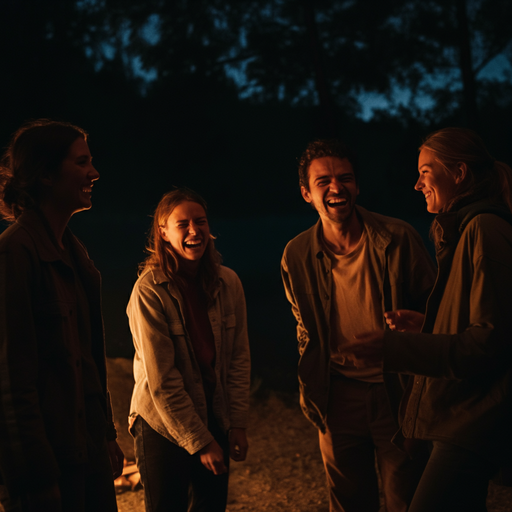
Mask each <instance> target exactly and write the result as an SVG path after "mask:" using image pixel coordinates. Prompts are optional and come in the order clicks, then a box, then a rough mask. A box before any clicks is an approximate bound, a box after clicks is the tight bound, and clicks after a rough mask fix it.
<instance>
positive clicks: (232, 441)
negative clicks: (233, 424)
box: [229, 428, 249, 461]
mask: <svg viewBox="0 0 512 512" xmlns="http://www.w3.org/2000/svg"><path fill="white" fill-rule="evenodd" d="M248 448H249V443H248V442H247V436H246V435H245V428H232V429H231V430H230V431H229V456H230V457H231V458H232V459H233V460H236V461H242V460H245V457H246V456H247V449H248Z"/></svg>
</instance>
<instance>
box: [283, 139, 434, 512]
mask: <svg viewBox="0 0 512 512" xmlns="http://www.w3.org/2000/svg"><path fill="white" fill-rule="evenodd" d="M355 171H356V162H355V159H354V155H353V153H352V152H351V151H350V150H349V149H348V148H347V147H346V146H345V145H344V144H343V143H342V142H341V141H338V140H320V141H315V142H312V143H310V144H309V145H308V147H307V149H306V151H305V152H304V153H303V155H302V157H301V160H300V163H299V180H300V186H301V193H302V196H303V197H304V200H305V201H306V202H308V203H310V204H311V206H312V207H313V208H314V209H315V210H316V211H317V212H318V214H319V216H320V218H319V220H318V222H317V223H316V225H315V226H313V227H311V228H310V229H308V230H307V231H304V232H303V233H301V234H300V235H298V236H297V237H296V238H294V239H293V240H292V241H291V242H289V243H288V245H287V247H286V249H285V251H284V255H283V259H282V276H283V281H284V287H285V290H286V295H287V297H288V300H289V301H290V302H291V305H292V311H293V314H294V316H295V318H296V320H297V337H298V342H299V353H300V361H299V369H298V372H299V384H300V394H301V406H302V410H303V412H304V414H305V415H306V416H307V417H308V419H309V420H310V421H311V422H312V423H313V424H314V425H315V426H316V427H317V428H318V429H319V443H320V450H321V452H322V457H323V461H324V466H325V472H326V476H327V483H328V486H329V489H330V510H331V512H332V511H343V512H355V511H358V512H361V511H364V512H377V511H378V510H379V487H378V478H377V474H376V469H375V467H376V463H377V466H378V468H379V473H380V476H381V482H382V488H381V492H382V495H383V498H384V501H385V510H386V511H387V512H402V511H403V512H405V511H406V510H407V508H408V505H409V502H410V500H411V498H412V496H413V494H414V490H415V488H416V485H417V483H418V480H419V477H420V476H421V472H422V470H423V467H424V463H425V455H424V451H423V450H418V449H416V450H414V451H415V452H416V455H415V456H414V457H411V454H412V453H413V450H412V447H408V446H404V443H403V438H402V437H401V435H400V434H397V435H396V437H395V442H396V444H398V445H400V446H401V449H399V448H398V447H397V446H396V445H395V444H393V443H392V442H391V439H392V438H393V436H395V434H396V433H397V431H398V428H399V427H398V405H399V403H400V400H401V398H402V394H403V392H404V389H405V385H406V383H407V378H408V377H406V376H400V375H396V374H383V372H382V368H379V367H376V368H370V369H357V368H355V367H354V366H351V365H350V363H349V362H348V361H346V360H345V358H344V355H342V353H343V354H345V353H346V350H347V348H349V347H350V344H351V343H352V341H353V340H354V336H357V335H358V334H361V333H363V332H367V331H371V330H374V329H379V328H380V329H382V328H385V327H386V322H385V318H384V312H385V311H389V310H397V309H413V310H416V311H421V312H423V311H424V306H425V301H426V297H427V295H428V292H429V291H430V289H431V288H432V285H433V283H434V278H435V272H434V266H433V264H432V260H431V259H430V257H429V255H428V253H427V251H426V249H425V247H424V245H423V243H422V241H421V239H420V237H419V235H418V233H417V232H416V231H415V230H414V229H413V228H412V227H411V226H410V225H409V224H407V223H405V222H403V221H401V220H398V219H393V218H390V217H385V216H383V215H379V214H377V213H372V212H369V211H367V210H365V209H364V208H361V207H360V206H357V205H356V199H357V196H358V194H359V187H358V184H357V176H356V172H355Z"/></svg>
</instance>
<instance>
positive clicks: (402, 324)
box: [384, 309, 425, 332]
mask: <svg viewBox="0 0 512 512" xmlns="http://www.w3.org/2000/svg"><path fill="white" fill-rule="evenodd" d="M384 317H385V318H386V323H387V324H388V325H389V328H390V329H391V330H392V331H400V332H404V331H408V332H420V331H421V328H422V326H423V321H424V320H425V315H424V314H423V313H418V312H417V311H411V310H409V309H397V310H396V311H386V313H384Z"/></svg>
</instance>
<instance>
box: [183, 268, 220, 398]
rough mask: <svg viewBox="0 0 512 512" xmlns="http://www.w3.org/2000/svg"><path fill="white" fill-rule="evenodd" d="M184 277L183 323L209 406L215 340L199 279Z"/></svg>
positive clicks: (211, 394)
mask: <svg viewBox="0 0 512 512" xmlns="http://www.w3.org/2000/svg"><path fill="white" fill-rule="evenodd" d="M182 277H184V278H185V286H184V287H182V288H181V293H182V295H183V302H184V311H183V314H184V315H185V325H186V328H187V332H188V334H189V336H190V341H191V342H192V347H193V349H194V354H195V356H196V360H197V362H198V364H199V368H200V370H201V376H202V378H203V387H204V392H205V395H206V401H207V403H208V406H209V407H210V406H211V404H212V398H213V392H214V391H215V382H216V377H215V340H214V338H213V331H212V326H211V324H210V318H209V317H208V298H207V296H206V293H205V292H204V290H203V287H202V285H201V283H200V281H199V280H198V279H197V278H195V277H191V276H182Z"/></svg>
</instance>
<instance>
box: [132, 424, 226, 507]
mask: <svg viewBox="0 0 512 512" xmlns="http://www.w3.org/2000/svg"><path fill="white" fill-rule="evenodd" d="M209 429H210V432H211V433H212V434H213V436H214V437H215V440H216V441H217V442H218V443H219V445H220V446H221V448H222V449H223V450H224V454H225V463H226V466H228V464H229V457H228V454H229V443H228V439H227V436H226V435H225V434H224V433H222V432H221V431H220V429H219V428H218V427H216V426H215V427H212V426H211V425H210V426H209ZM132 432H133V436H134V438H135V457H136V459H137V467H138V468H139V472H140V477H141V480H142V485H143V486H144V500H145V503H146V512H187V511H188V512H224V511H225V510H226V504H227V497H228V473H224V474H222V475H214V474H213V473H212V472H211V471H210V470H208V469H206V468H205V467H204V466H203V464H202V463H201V459H200V457H199V454H198V453H196V454H194V455H190V454H189V453H188V452H187V451H186V450H185V449H184V448H181V447H179V446H177V445H175V444H174V443H172V442H171V441H169V440H168V439H166V438H165V437H163V436H161V435H160V434H158V433H157V432H155V431H154V430H153V429H152V428H151V427H150V426H149V425H148V423H147V422H146V421H145V420H144V418H142V417H141V416H138V417H137V419H136V420H135V423H134V425H133V427H132ZM228 467H229V466H228Z"/></svg>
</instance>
